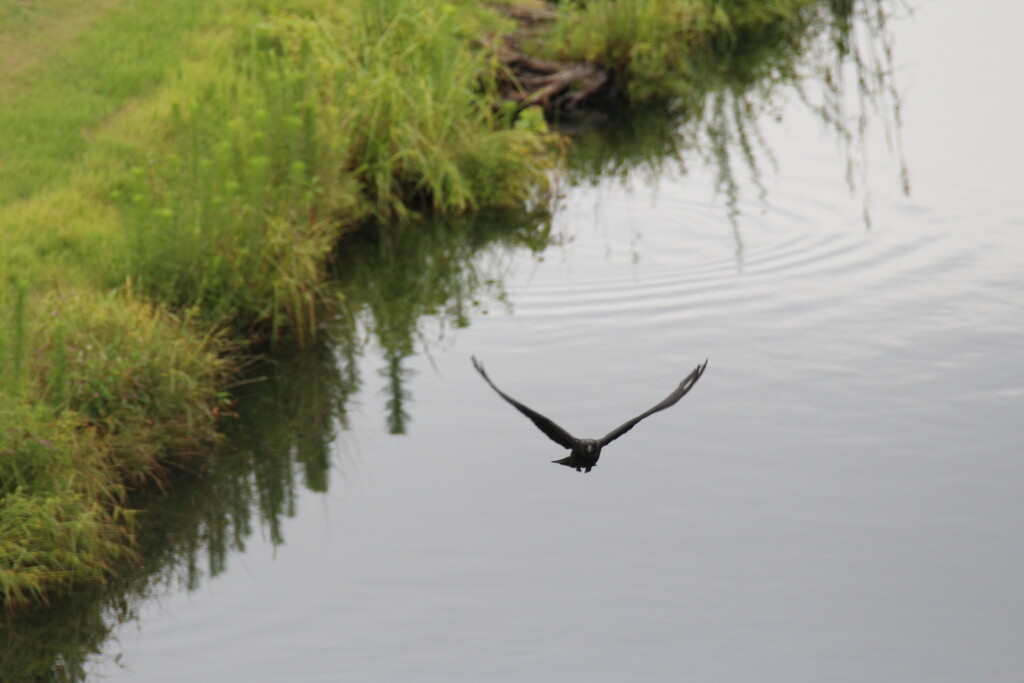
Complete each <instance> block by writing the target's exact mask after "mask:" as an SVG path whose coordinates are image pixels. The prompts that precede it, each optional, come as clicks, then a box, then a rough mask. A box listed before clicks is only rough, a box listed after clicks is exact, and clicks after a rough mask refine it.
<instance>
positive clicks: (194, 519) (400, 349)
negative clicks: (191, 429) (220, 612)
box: [0, 210, 551, 682]
mask: <svg viewBox="0 0 1024 683" xmlns="http://www.w3.org/2000/svg"><path fill="white" fill-rule="evenodd" d="M550 219H551V216H550V213H549V212H548V211H546V210H537V211H534V212H532V213H529V214H524V213H516V214H514V215H512V214H487V215H485V214H481V215H478V216H475V217H473V218H467V219H461V220H458V221H448V222H429V223H427V222H425V223H420V224H415V225H409V226H407V227H405V228H402V229H401V234H400V235H398V236H395V237H394V238H393V239H382V238H380V237H379V235H378V233H376V232H375V231H374V230H372V229H369V228H368V229H367V230H365V231H364V233H363V234H362V235H361V236H360V238H359V239H362V240H364V241H365V242H366V243H365V244H363V245H360V246H359V247H358V248H357V249H353V250H350V251H349V253H351V252H352V251H357V252H358V254H359V258H352V259H351V260H348V261H342V262H340V263H339V264H338V270H339V281H340V284H341V294H342V296H343V300H344V302H345V303H346V306H345V307H344V309H345V310H344V312H343V314H342V315H340V316H339V318H338V319H337V320H336V321H335V323H334V325H333V326H332V327H331V329H330V330H329V331H328V333H327V334H325V335H324V337H323V338H321V341H320V342H319V343H318V344H316V345H315V346H313V347H312V348H305V349H302V350H299V349H288V348H283V347H279V348H277V349H276V350H275V352H274V355H273V356H272V357H271V358H269V359H266V360H264V361H263V362H262V363H260V364H259V365H258V366H255V367H253V368H252V369H251V372H250V377H249V379H248V380H243V381H242V382H241V383H240V385H239V387H238V389H237V390H236V392H235V394H236V398H237V406H236V410H237V413H238V417H237V419H235V420H233V421H230V420H229V421H228V422H226V424H225V431H226V435H227V437H228V438H227V443H228V444H230V445H229V446H226V447H225V448H224V452H223V453H221V454H219V455H218V456H217V457H215V458H214V459H212V460H211V461H209V462H204V463H203V469H202V470H201V471H191V472H182V473H180V475H179V476H178V478H177V479H176V480H174V482H173V486H171V487H168V488H167V489H165V490H162V491H149V492H147V493H146V494H145V495H140V496H139V497H138V499H137V500H135V501H133V503H132V505H131V506H132V507H135V508H138V509H141V510H142V512H141V514H140V515H139V520H140V533H139V543H140V545H139V548H138V550H139V556H140V557H141V564H140V566H138V567H135V568H133V569H132V570H130V571H128V572H127V573H126V574H125V575H124V576H121V577H120V578H119V579H118V580H117V581H115V582H112V583H111V584H109V585H107V586H105V587H102V588H97V589H89V590H83V591H80V592H78V593H77V594H76V595H74V596H72V597H71V598H69V599H67V600H65V601H63V602H61V603H59V604H56V605H53V606H51V607H49V608H45V609H37V610H35V611H32V612H28V613H24V614H20V615H18V618H17V619H16V620H15V619H13V618H12V617H10V616H9V615H6V616H4V617H0V619H3V621H0V680H2V681H5V682H6V681H20V680H27V681H31V680H45V681H78V680H83V679H84V678H85V675H86V674H85V672H86V665H87V662H88V658H89V655H90V653H94V652H99V651H100V650H101V646H102V644H103V643H104V642H105V641H106V640H107V639H108V638H109V637H110V636H111V635H112V633H113V631H114V629H115V627H116V626H117V625H118V624H120V623H123V622H126V621H131V620H134V619H136V618H137V616H138V611H137V606H138V605H139V604H140V603H141V602H142V601H144V600H147V599H150V598H154V597H157V596H159V595H162V594H165V593H166V592H168V591H172V590H180V589H185V590H194V589H195V588H197V587H198V586H199V585H200V583H201V581H202V580H203V579H204V578H207V577H214V576H217V575H218V574H220V573H221V572H223V571H224V570H225V569H226V568H227V566H228V561H229V558H230V556H231V555H232V553H236V552H243V551H244V550H245V546H246V541H247V539H248V538H249V537H250V536H251V535H252V534H253V533H254V531H256V530H257V529H260V528H262V529H263V530H264V531H265V532H266V534H267V537H268V538H269V539H270V541H271V542H272V543H273V544H274V545H278V544H281V543H283V542H284V536H283V534H282V524H283V521H284V520H285V519H286V518H288V517H291V516H293V515H295V513H296V503H295V501H296V498H297V495H298V492H299V486H300V485H301V486H304V487H305V488H307V489H309V490H312V491H319V492H325V491H327V489H328V485H329V470H330V466H331V444H332V443H333V442H334V441H335V437H336V431H337V430H338V429H344V428H345V427H346V426H347V415H348V413H347V409H348V404H349V400H350V399H351V398H352V396H353V395H354V394H355V393H356V392H357V391H358V390H359V389H360V387H361V385H362V382H361V378H360V377H359V373H358V370H357V367H358V361H359V357H360V354H361V353H363V351H364V350H365V347H366V343H365V342H364V341H362V340H365V339H366V338H368V337H369V336H373V337H375V338H376V341H377V342H378V344H379V345H380V347H381V348H382V349H383V355H384V359H385V368H384V373H385V374H386V375H387V377H388V380H389V382H388V387H389V389H388V391H389V400H388V402H387V404H388V409H389V414H388V424H389V427H390V429H391V431H392V432H393V433H402V432H403V431H404V429H405V423H406V421H407V419H408V415H407V412H406V409H405V400H406V399H407V398H408V394H407V392H406V391H405V389H404V388H403V384H404V380H405V379H406V377H407V374H408V371H407V370H405V369H404V368H403V367H402V362H403V361H404V360H405V359H406V358H407V357H408V356H410V355H411V354H412V353H413V351H414V349H415V346H416V341H417V340H418V339H419V338H421V337H422V335H423V333H422V328H423V325H424V321H425V320H426V319H428V318H433V319H435V320H436V321H438V322H439V323H440V324H441V326H442V329H444V328H447V327H451V326H456V327H464V326H465V325H467V324H468V319H469V311H470V309H471V308H472V307H473V306H474V305H478V302H479V301H481V300H482V299H484V298H487V297H498V298H500V297H501V286H500V274H497V273H488V272H485V271H484V270H483V266H481V265H480V264H479V262H480V261H481V259H479V258H477V257H478V256H480V252H481V251H483V250H487V249H496V250H503V251H509V250H512V249H516V248H522V247H525V248H527V249H530V250H531V251H542V250H543V249H544V248H545V247H546V246H548V244H549V242H550V239H551V238H550V235H551V222H550ZM326 337H332V338H331V339H330V340H328V339H327V338H326Z"/></svg>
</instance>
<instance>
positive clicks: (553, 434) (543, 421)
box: [472, 356, 576, 448]
mask: <svg viewBox="0 0 1024 683" xmlns="http://www.w3.org/2000/svg"><path fill="white" fill-rule="evenodd" d="M472 358H473V367H474V368H476V371H477V372H479V373H480V376H481V377H483V378H484V381H486V382H487V383H488V384H490V385H491V388H492V389H494V390H495V391H496V392H498V395H499V396H501V397H502V398H503V399H505V400H506V401H508V402H509V403H511V404H512V405H513V406H514V407H515V409H516V410H518V411H519V412H521V413H522V414H523V415H525V416H526V417H528V418H530V421H531V422H533V424H535V425H537V428H538V429H539V430H540V431H542V432H544V433H545V434H547V436H548V438H549V439H551V440H552V441H554V442H555V443H557V444H558V445H559V446H561V447H563V448H572V447H574V446H575V445H576V439H575V438H574V437H573V435H572V434H570V433H569V432H567V431H565V430H564V429H562V428H561V427H559V426H558V425H557V424H555V423H554V422H552V421H551V420H549V419H548V418H546V417H544V416H543V415H541V414H540V413H538V412H537V411H536V410H533V409H532V408H529V407H527V406H524V405H523V404H522V403H520V402H519V401H517V400H515V399H514V398H512V397H511V396H509V395H508V394H506V393H505V392H504V391H502V390H501V389H499V388H498V387H497V386H495V385H494V382H492V381H491V378H490V377H488V376H487V373H486V372H485V371H484V366H483V365H482V364H481V363H480V361H478V360H477V359H476V356H473V357H472Z"/></svg>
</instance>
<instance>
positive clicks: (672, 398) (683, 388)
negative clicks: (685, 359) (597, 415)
mask: <svg viewBox="0 0 1024 683" xmlns="http://www.w3.org/2000/svg"><path fill="white" fill-rule="evenodd" d="M707 366H708V362H707V360H705V361H704V363H703V364H701V365H698V366H697V367H696V368H695V369H694V371H693V372H691V373H690V374H689V375H687V377H686V379H684V380H683V381H682V382H680V383H679V386H678V387H676V390H675V391H673V392H672V393H671V394H669V395H668V396H666V397H665V399H664V400H663V401H662V402H661V403H659V404H658V405H656V406H654V407H653V408H651V409H650V410H648V411H647V412H645V413H643V414H642V415H637V416H636V417H634V418H633V419H632V420H630V421H629V422H627V423H625V424H622V425H619V426H618V427H616V428H615V429H613V430H612V431H610V432H608V434H606V435H605V436H604V438H603V439H601V440H600V444H601V446H602V447H603V446H607V445H608V444H610V443H611V442H612V441H614V440H615V439H617V438H619V437H620V436H622V435H623V434H625V433H626V432H628V431H629V430H630V429H632V428H633V427H636V425H637V423H638V422H640V420H642V419H644V418H645V417H649V416H650V415H653V414H654V413H656V412H658V411H659V410H665V408H668V407H669V406H674V405H675V404H676V403H678V402H679V399H681V398H682V397H683V396H686V392H688V391H689V390H690V389H692V388H693V385H694V384H696V383H697V380H699V379H700V376H701V375H703V374H704V368H706V367H707Z"/></svg>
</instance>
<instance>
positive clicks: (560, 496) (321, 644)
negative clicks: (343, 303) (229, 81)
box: [68, 2, 1024, 681]
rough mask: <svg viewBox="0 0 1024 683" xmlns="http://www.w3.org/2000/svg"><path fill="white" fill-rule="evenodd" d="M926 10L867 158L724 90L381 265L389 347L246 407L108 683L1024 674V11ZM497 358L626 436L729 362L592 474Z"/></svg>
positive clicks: (875, 115)
mask: <svg viewBox="0 0 1024 683" xmlns="http://www.w3.org/2000/svg"><path fill="white" fill-rule="evenodd" d="M897 14H898V16H897V17H894V18H892V19H891V20H890V21H888V22H887V23H886V24H885V25H884V26H881V27H879V26H877V25H874V28H875V29H876V31H877V33H876V34H873V35H872V33H871V26H872V24H871V22H870V21H867V20H865V22H866V23H862V24H861V25H860V26H859V29H860V30H861V31H862V32H863V33H862V42H860V43H859V46H860V48H859V49H861V50H862V54H863V55H864V56H868V55H869V51H870V50H876V51H877V50H881V49H882V47H884V46H891V48H892V50H893V60H894V64H895V67H896V69H895V71H894V72H892V73H889V72H886V73H885V74H884V78H882V79H881V81H879V83H880V84H881V85H880V86H879V87H878V88H876V89H875V92H873V93H869V95H870V96H868V97H866V99H859V92H858V89H857V88H855V87H851V88H849V89H848V90H847V91H846V92H845V93H843V94H841V95H840V96H839V99H840V100H841V102H840V108H841V110H842V111H843V112H844V113H845V115H847V116H848V117H850V118H849V122H851V123H849V124H848V125H846V126H845V127H840V128H841V130H840V131H839V133H838V134H837V129H836V127H835V126H830V125H828V124H826V123H823V119H822V108H821V107H819V106H812V105H813V103H814V102H825V103H826V104H827V102H828V100H827V97H828V96H829V92H828V91H827V90H826V89H822V88H820V87H818V88H817V90H816V86H815V85H814V81H813V80H811V79H810V77H809V78H808V79H807V80H803V81H799V82H800V83H802V84H803V85H802V89H803V96H801V95H800V93H799V92H798V91H797V89H796V88H795V87H793V86H791V85H787V86H785V87H781V86H780V87H779V88H775V89H771V91H770V92H764V93H758V94H757V96H758V97H761V98H762V99H756V100H755V99H754V97H755V96H754V95H753V94H752V93H751V92H750V91H743V92H742V93H741V92H739V91H732V92H727V90H723V91H722V92H721V93H720V97H719V98H718V99H717V100H715V98H712V101H711V104H709V105H708V111H707V112H705V113H704V115H703V116H702V117H697V121H698V123H696V124H691V123H688V122H687V121H691V120H692V119H686V120H685V121H684V120H681V119H673V118H672V113H671V112H661V113H659V115H658V116H656V117H654V119H653V122H651V121H645V116H643V115H641V114H634V115H633V117H631V118H626V119H623V120H621V121H612V122H610V123H609V125H608V126H606V127H605V128H604V129H602V131H601V133H599V134H597V135H583V136H582V137H581V138H580V140H579V142H578V143H577V145H576V146H577V148H578V149H577V151H576V152H575V155H576V156H575V157H574V161H573V167H572V168H573V170H572V171H571V172H570V173H568V176H567V179H566V180H565V181H564V182H565V187H564V188H563V189H564V197H563V199H562V201H561V202H560V204H559V207H558V209H557V210H556V211H555V212H554V214H553V215H551V216H548V217H544V216H541V217H540V218H539V219H537V220H535V221H534V222H533V223H532V224H530V226H528V227H524V228H512V229H506V228H499V227H497V226H500V225H501V223H500V221H499V220H498V219H497V218H495V217H477V218H476V219H474V220H475V221H476V222H477V223H478V225H474V226H470V227H469V228H466V227H465V226H462V227H459V228H458V229H456V228H447V227H445V226H436V227H435V229H433V230H430V231H422V232H424V233H426V234H424V235H422V236H420V237H417V238H410V240H409V241H408V242H407V243H405V244H401V243H396V244H394V245H387V244H378V245H368V248H367V253H368V254H371V256H368V257H367V258H366V261H365V262H364V263H352V264H348V271H346V270H345V264H342V266H341V267H340V270H341V271H342V273H343V280H344V278H345V275H344V273H346V272H348V273H349V275H348V276H349V277H351V278H353V279H354V280H359V278H362V279H361V280H359V281H360V283H361V284H360V287H361V288H360V290H359V292H361V293H359V294H354V293H353V294H351V296H350V299H351V302H352V306H353V311H354V313H353V315H355V316H357V317H358V318H359V319H360V321H361V323H362V324H361V326H360V328H359V330H360V331H358V332H356V333H354V334H355V337H354V338H346V339H343V340H341V341H339V343H338V344H337V345H335V346H329V345H322V346H321V347H319V348H318V349H315V350H314V351H312V352H307V353H304V354H295V355H292V356H283V357H282V358H281V359H280V360H279V361H278V362H277V363H276V364H274V365H272V366H270V367H267V368H262V369H261V372H264V373H265V374H268V375H269V377H270V378H269V380H268V381H266V382H262V383H259V384H253V385H251V386H249V387H247V388H246V392H245V395H244V397H243V399H242V401H241V404H240V407H239V410H240V413H241V414H242V419H241V420H239V425H238V427H237V431H238V432H239V433H238V435H237V436H236V438H235V441H236V443H237V444H239V445H240V449H241V451H242V453H241V454H240V455H239V456H238V457H235V458H225V459H224V461H222V462H220V463H219V464H217V465H215V466H214V468H213V469H214V470H215V471H214V472H212V473H208V475H207V476H205V477H201V478H199V479H198V480H197V482H196V483H195V485H194V486H192V487H188V486H182V487H181V488H182V490H181V491H176V492H171V493H168V494H167V497H168V501H167V503H166V504H165V505H164V506H163V507H162V508H161V507H160V506H157V508H159V509H161V510H162V511H161V512H159V513H156V512H154V513H153V514H154V516H155V517H157V518H158V519H155V520H154V521H153V523H152V524H151V531H150V532H149V535H150V541H149V542H150V543H151V544H152V546H153V552H152V553H151V554H150V555H149V557H151V558H152V559H151V562H153V567H154V568H152V569H151V571H150V574H149V577H150V578H148V579H147V580H146V586H147V588H145V589H143V590H141V591H140V592H139V593H138V594H139V595H145V596H146V598H147V599H142V598H136V599H135V600H134V601H133V602H132V604H130V605H128V604H122V605H120V606H118V603H116V602H114V603H108V606H107V607H106V608H105V610H106V611H105V614H106V615H107V616H106V618H107V619H108V620H109V619H110V618H111V615H112V614H116V613H119V612H118V610H120V614H121V616H122V617H124V621H123V623H121V624H120V625H119V626H116V627H114V632H113V634H112V637H111V638H108V639H106V640H105V641H103V642H102V643H101V644H100V643H98V644H97V646H99V647H101V649H102V652H101V653H100V654H98V655H96V656H95V657H93V658H92V660H91V662H90V664H89V665H88V671H89V678H90V680H91V679H95V680H114V681H116V680H145V681H181V680H201V681H288V680H301V681H341V680H345V681H349V680H351V681H365V680H374V681H409V680H508V681H513V680H551V681H564V680H589V681H620V680H652V681H653V680H692V681H722V680H743V681H761V680H764V681H769V680H771V681H776V680H784V681H864V680H927V681H937V680H950V681H957V680H1019V679H1021V677H1024V653H1022V651H1021V649H1020V646H1019V642H1020V639H1021V637H1022V636H1024V528H1022V526H1021V524H1020V520H1021V519H1024V496H1022V495H1021V491H1022V490H1024V459H1022V457H1021V444H1022V443H1024V423H1022V421H1021V413H1022V410H1021V409H1022V407H1024V344H1022V342H1021V340H1022V339H1024V296H1022V294H1024V195H1022V193H1021V173H1020V171H1019V160H1020V159H1022V158H1024V133H1022V132H1021V127H1020V125H1019V119H1020V113H1021V111H1022V105H1024V94H1022V92H1021V89H1020V88H1019V83H1021V82H1024V62H1022V61H1021V60H1020V59H1019V49H1017V48H1016V47H1015V46H1016V44H1017V38H1016V36H1015V35H1014V32H1015V31H1016V28H1017V27H1018V26H1020V25H1021V22H1022V20H1024V6H1021V5H1019V4H1016V3H1010V2H997V3H985V4H984V5H973V6H972V5H969V4H968V3H954V2H933V3H920V4H919V6H917V7H916V11H914V12H913V13H912V14H911V13H907V12H902V11H901V12H898V13H897ZM865 35H866V37H865ZM875 59H876V60H877V61H875V62H871V63H870V64H867V66H868V67H870V66H871V64H874V66H877V67H879V68H883V69H884V68H885V67H887V65H888V64H887V62H886V59H885V57H884V53H883V54H882V56H881V57H879V56H878V53H875ZM847 69H849V67H847ZM853 75H855V74H853ZM846 76H847V78H850V77H851V74H850V73H849V72H847V73H846ZM874 85H877V84H875V83H869V87H873V86H874ZM889 88H894V90H890V89H889ZM832 94H833V95H835V93H834V92H833V93H832ZM860 94H862V92H861V93H860ZM823 97H824V98H826V99H822V98H823ZM894 98H896V99H894ZM716 102H717V105H716ZM897 104H898V108H897ZM716 106H718V109H715V107H716ZM861 107H863V108H864V109H863V112H864V115H863V117H862V116H861V114H860V112H861V111H862V109H861ZM826 110H827V107H826ZM859 121H864V122H865V123H866V124H867V128H866V129H865V134H864V136H863V139H862V138H860V137H859V136H858V134H857V124H858V122H859ZM666 122H667V123H666ZM659 126H660V127H661V128H662V129H665V128H667V129H668V130H667V134H666V131H665V130H660V131H659V130H655V131H654V132H651V130H652V128H653V129H658V127H659ZM843 130H845V131H846V132H847V133H849V137H848V138H845V139H844V137H843V135H842V131H843ZM616 136H618V137H619V138H623V139H616ZM591 138H592V139H591ZM645 145H646V146H647V147H645ZM649 148H656V149H658V150H660V151H659V152H658V153H650V154H648V152H646V151H645V150H646V149H649ZM623 150H625V151H623ZM746 151H749V153H746ZM752 160H756V163H751V162H752ZM907 185H909V190H910V192H909V194H907V193H905V192H904V190H905V189H906V187H905V186H907ZM492 221H493V223H492ZM449 230H450V233H446V231H449ZM446 235H447V236H446ZM452 235H454V236H452ZM417 240H419V241H417ZM431 240H434V241H435V242H434V243H428V242H430V241H431ZM403 250H404V251H403ZM406 252H408V253H406ZM373 254H376V256H373ZM411 254H421V255H422V254H429V259H425V260H429V264H428V267H423V268H419V269H409V268H406V267H405V266H404V265H403V264H404V263H405V262H406V261H405V260H403V259H406V258H413V257H412V256H410V255H411ZM389 264H390V265H389ZM353 291H354V290H353ZM472 355H476V356H477V357H478V358H480V359H481V360H482V361H483V362H484V363H485V364H486V366H487V369H488V372H489V374H490V376H491V377H492V379H493V380H494V381H495V383H496V384H497V385H498V386H499V387H501V389H502V390H504V391H506V392H508V393H509V394H510V395H512V396H514V397H515V398H517V399H519V400H521V401H523V402H524V403H526V404H528V405H530V406H531V407H533V408H535V409H537V410H539V411H540V412H542V413H544V414H545V415H548V416H550V417H551V418H552V419H554V420H555V421H557V422H558V423H559V424H560V425H562V426H564V427H565V428H566V429H568V430H569V431H570V432H572V433H574V434H576V435H577V436H588V437H589V436H600V435H602V434H604V433H606V432H607V431H609V430H610V429H612V428H613V427H615V426H616V425H618V424H619V423H621V422H622V421H623V420H625V419H627V418H629V417H632V416H634V415H636V414H638V413H640V412H642V411H643V410H645V409H647V408H649V407H650V406H652V405H654V404H655V403H656V402H658V401H659V400H661V399H662V398H664V397H665V395H667V394H668V393H669V392H670V391H671V390H672V389H673V387H675V386H676V385H677V384H678V383H679V381H680V380H681V379H682V378H683V377H685V376H686V375H687V374H688V373H689V372H690V371H691V370H692V369H693V368H694V367H695V366H696V365H697V364H698V363H700V362H703V361H704V359H705V358H707V359H708V360H709V362H708V366H707V371H706V373H705V374H704V376H703V377H702V378H701V379H700V381H699V382H698V383H697V384H696V386H695V387H694V388H693V390H692V391H691V392H690V393H689V394H688V395H687V396H685V397H684V398H683V399H682V400H681V401H680V402H679V403H678V404H677V405H675V406H673V407H671V408H669V409H667V410H666V411H664V412H659V413H657V414H656V415H653V416H651V417H649V418H648V419H647V420H645V421H644V422H642V423H641V424H639V425H638V426H637V427H636V428H635V429H633V430H632V431H631V432H630V433H629V434H627V435H625V436H623V437H622V438H621V439H619V440H617V441H615V443H613V444H611V445H610V446H608V447H607V449H606V450H605V451H604V452H603V454H602V456H601V459H600V462H599V464H598V466H597V467H595V468H594V470H593V471H592V472H590V473H589V474H584V473H579V474H578V473H576V472H575V471H573V470H571V469H567V468H563V467H559V466H555V465H552V464H550V461H552V460H554V459H556V458H560V457H563V456H564V455H565V451H564V450H562V449H561V448H560V447H559V446H557V445H556V444H554V443H552V442H551V441H550V440H548V439H547V438H546V437H545V436H544V435H543V434H541V433H540V432H539V431H538V430H537V429H536V428H535V427H534V426H533V425H532V424H530V422H529V421H528V420H527V419H526V418H524V417H523V416H522V415H520V414H519V413H517V412H516V411H515V410H514V409H513V408H512V407H511V406H509V405H508V404H506V403H504V402H503V401H502V400H501V399H500V398H499V397H498V396H497V395H496V394H495V393H494V392H493V391H492V390H491V389H490V388H488V386H487V385H486V384H485V383H484V382H483V381H482V380H481V378H480V377H479V376H478V375H477V374H476V372H475V371H474V369H473V367H472V365H471V363H470V357H471V356H472ZM157 508H154V509H157ZM197 515H199V516H200V517H201V516H202V515H207V517H205V518H204V519H203V521H201V522H199V523H198V524H197V523H196V522H195V518H196V516H197ZM184 526H187V527H188V529H189V530H188V531H183V530H181V527H184ZM169 548H170V549H169ZM161 562H162V563H164V564H162V565H161V564H160V563H161ZM161 566H162V567H165V568H163V569H161V568H160V567H161ZM154 576H155V577H162V579H161V580H154V579H153V578H152V577H154ZM110 605H114V606H110ZM68 629H69V630H70V629H71V627H70V626H69V627H68Z"/></svg>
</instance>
